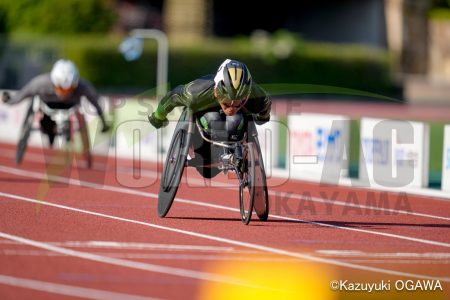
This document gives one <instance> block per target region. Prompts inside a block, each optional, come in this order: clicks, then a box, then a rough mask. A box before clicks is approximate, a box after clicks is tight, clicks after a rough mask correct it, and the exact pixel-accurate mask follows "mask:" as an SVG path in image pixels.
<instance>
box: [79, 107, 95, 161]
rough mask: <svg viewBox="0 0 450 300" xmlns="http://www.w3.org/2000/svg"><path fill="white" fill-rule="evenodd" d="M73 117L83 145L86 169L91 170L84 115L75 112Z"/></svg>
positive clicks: (87, 133)
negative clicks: (75, 119) (76, 122)
mask: <svg viewBox="0 0 450 300" xmlns="http://www.w3.org/2000/svg"><path fill="white" fill-rule="evenodd" d="M75 116H76V117H77V121H78V128H79V130H80V134H81V143H82V144H83V156H84V159H85V160H86V164H87V167H88V168H89V169H90V168H92V154H91V145H90V142H89V132H88V128H87V125H86V119H85V117H84V115H83V114H82V113H80V112H76V113H75Z"/></svg>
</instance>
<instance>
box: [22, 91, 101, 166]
mask: <svg viewBox="0 0 450 300" xmlns="http://www.w3.org/2000/svg"><path fill="white" fill-rule="evenodd" d="M36 114H44V115H46V116H47V117H46V118H48V121H49V122H51V123H52V124H53V125H54V126H52V127H51V130H52V133H51V135H52V136H53V137H56V136H61V137H63V139H64V141H65V142H66V143H67V144H71V143H72V142H73V140H74V133H75V132H76V131H79V132H80V135H81V141H82V144H83V150H82V151H83V157H84V159H85V160H86V163H87V166H88V168H91V167H92V155H91V151H90V142H89V133H88V128H87V123H86V119H85V117H84V115H83V113H81V112H80V106H79V105H75V106H71V107H67V108H51V107H49V106H48V105H47V104H46V103H45V102H43V101H41V99H40V98H39V97H38V96H35V97H33V98H32V100H31V103H30V106H29V107H28V110H27V113H26V115H25V119H24V121H23V124H22V129H21V134H20V138H19V143H18V145H17V151H16V164H18V165H20V164H21V163H22V160H23V157H24V154H25V151H26V149H27V145H28V139H29V138H30V134H31V132H32V131H38V130H39V131H42V132H43V133H46V132H45V128H43V126H42V124H41V126H39V127H36V126H33V125H34V118H35V115H36ZM72 116H75V119H76V121H75V120H74V118H72ZM49 138H50V135H49ZM52 145H53V140H50V146H52ZM71 145H72V144H71Z"/></svg>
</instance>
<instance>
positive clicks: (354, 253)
mask: <svg viewBox="0 0 450 300" xmlns="http://www.w3.org/2000/svg"><path fill="white" fill-rule="evenodd" d="M315 252H316V253H318V254H321V255H327V256H345V257H382V258H432V259H449V258H450V253H447V252H424V253H413V252H364V251H359V250H316V251H315Z"/></svg>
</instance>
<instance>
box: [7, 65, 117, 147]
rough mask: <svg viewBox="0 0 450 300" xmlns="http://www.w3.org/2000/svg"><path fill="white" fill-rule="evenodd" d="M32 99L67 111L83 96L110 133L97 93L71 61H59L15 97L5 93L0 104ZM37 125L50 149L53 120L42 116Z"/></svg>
mask: <svg viewBox="0 0 450 300" xmlns="http://www.w3.org/2000/svg"><path fill="white" fill-rule="evenodd" d="M34 96H39V98H40V100H41V101H43V102H44V103H45V104H46V105H47V106H48V107H49V108H51V109H70V108H71V107H73V106H76V105H79V104H80V101H81V97H82V96H85V97H86V98H87V100H88V101H89V102H90V103H91V104H92V105H93V106H94V107H95V109H96V111H97V114H98V116H99V117H100V120H101V122H102V132H106V131H108V130H109V126H108V125H107V124H106V122H105V118H104V115H103V110H102V108H101V107H100V105H99V104H98V95H97V92H96V90H95V89H94V87H93V86H92V85H91V84H90V83H89V82H88V81H86V80H83V79H81V78H80V76H79V73H78V69H77V67H76V66H75V64H74V63H73V62H72V61H70V60H64V59H60V60H58V61H57V62H56V63H55V64H54V65H53V68H52V70H51V72H50V73H44V74H41V75H38V76H36V77H35V78H33V79H32V80H31V81H30V82H29V83H27V84H26V85H25V86H24V87H23V88H22V89H21V90H20V91H18V92H17V93H16V94H15V95H14V96H11V95H10V94H9V93H8V92H6V91H5V92H3V94H2V101H3V102H4V103H7V104H17V103H19V102H21V101H22V100H24V99H26V98H30V97H34ZM40 125H41V131H42V133H44V134H46V135H47V136H48V139H49V143H50V146H53V142H54V139H55V135H56V132H55V130H56V128H55V127H56V123H55V121H53V120H52V119H51V117H50V116H49V115H47V114H45V113H43V117H42V119H41V120H40Z"/></svg>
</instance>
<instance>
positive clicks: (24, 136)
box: [16, 100, 34, 165]
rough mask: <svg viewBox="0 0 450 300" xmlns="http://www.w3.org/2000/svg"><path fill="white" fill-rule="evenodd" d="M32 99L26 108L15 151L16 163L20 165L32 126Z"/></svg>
mask: <svg viewBox="0 0 450 300" xmlns="http://www.w3.org/2000/svg"><path fill="white" fill-rule="evenodd" d="M33 106H34V100H33V101H31V104H30V107H29V108H28V111H27V114H26V116H25V119H24V120H23V124H22V131H21V134H20V139H19V143H18V144H17V151H16V164H18V165H20V164H21V163H22V159H23V155H24V154H25V150H26V149H27V144H28V139H29V137H30V133H31V129H32V126H33V118H34V107H33Z"/></svg>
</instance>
